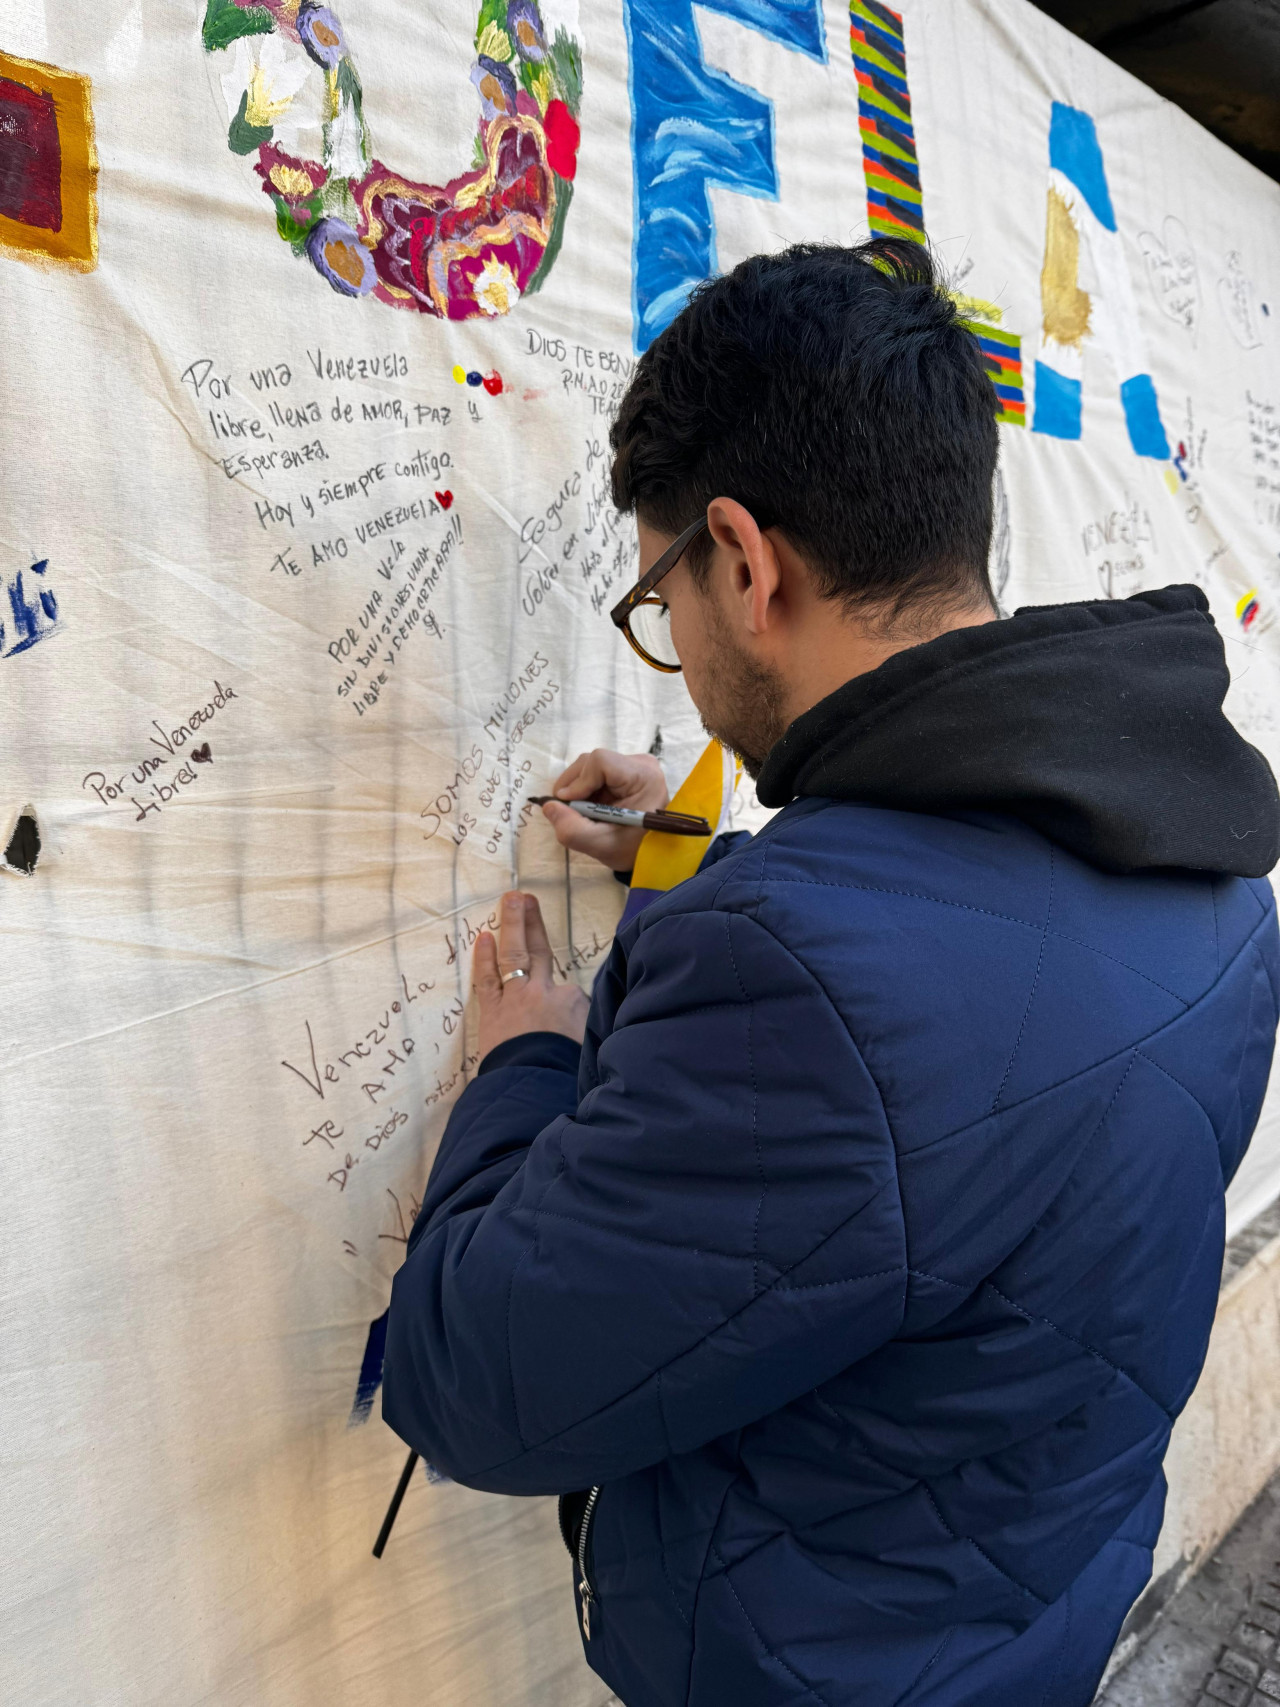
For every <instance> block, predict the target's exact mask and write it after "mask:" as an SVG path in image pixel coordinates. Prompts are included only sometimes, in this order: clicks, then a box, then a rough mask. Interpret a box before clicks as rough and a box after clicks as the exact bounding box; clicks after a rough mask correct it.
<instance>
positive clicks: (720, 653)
mask: <svg viewBox="0 0 1280 1707" xmlns="http://www.w3.org/2000/svg"><path fill="white" fill-rule="evenodd" d="M713 627H714V631H715V632H714V646H715V658H716V669H715V676H714V678H713V679H710V680H708V682H707V683H706V693H705V699H706V704H705V705H701V706H699V707H698V711H699V715H700V716H701V718H702V727H703V728H704V729H705V730H706V732H707V734H708V735H710V736H711V738H712V739H713V740H715V741H719V742H720V743H721V745H722V746H725V747H728V749H729V750H730V752H732V753H736V754H737V755H738V757H739V758H740V759H741V760H742V768H743V770H744V771H746V773H747V775H748V776H749V777H750V778H751V779H752V781H753V782H754V781H755V779H756V777H758V776H759V775H760V771H761V769H762V767H763V765H764V761H765V759H766V758H767V757H768V755H769V750H770V748H771V747H774V746H776V744H777V743H778V742H779V741H780V740H781V739H782V737H783V735H784V734H785V733H786V729H787V718H786V714H785V712H784V710H783V707H784V705H785V703H786V688H785V684H784V683H783V680H782V677H781V676H780V675H779V674H778V673H777V672H776V671H775V670H771V669H770V668H769V667H768V666H767V665H766V664H761V663H759V662H758V661H757V660H756V659H755V658H752V657H750V656H749V655H748V654H747V653H746V652H744V651H743V650H742V649H741V647H739V646H738V645H737V644H736V642H735V641H734V640H733V639H732V638H731V636H730V634H729V630H728V625H727V624H726V623H725V621H724V619H723V617H722V616H721V615H720V612H719V611H716V614H715V617H714V619H713Z"/></svg>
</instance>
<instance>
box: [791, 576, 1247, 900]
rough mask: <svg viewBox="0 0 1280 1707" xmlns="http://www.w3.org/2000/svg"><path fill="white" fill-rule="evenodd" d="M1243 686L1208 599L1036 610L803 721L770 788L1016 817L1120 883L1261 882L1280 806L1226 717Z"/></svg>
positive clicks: (1179, 590) (1163, 598)
mask: <svg viewBox="0 0 1280 1707" xmlns="http://www.w3.org/2000/svg"><path fill="white" fill-rule="evenodd" d="M1229 680H1230V677H1229V675H1228V671H1227V663H1226V655H1225V653H1224V651H1223V645H1222V637H1221V636H1220V635H1219V633H1218V630H1217V628H1216V627H1215V625H1214V621H1213V618H1212V617H1211V616H1210V615H1209V606H1208V601H1207V600H1206V599H1205V597H1204V594H1203V593H1202V592H1201V591H1200V590H1199V588H1198V587H1189V586H1175V587H1162V588H1159V589H1158V590H1157V591H1154V592H1148V593H1138V594H1136V595H1135V596H1134V597H1133V598H1131V599H1121V600H1116V601H1110V600H1103V601H1099V602H1097V603H1084V604H1070V605H1041V606H1028V607H1026V608H1024V609H1022V610H1019V611H1017V612H1016V613H1015V614H1014V615H1013V616H1012V617H1010V618H1009V619H1008V620H1007V621H1003V622H990V623H986V624H983V625H982V626H981V627H978V628H963V629H957V630H955V631H954V632H953V633H950V634H944V635H940V636H939V637H938V639H936V640H930V641H928V642H926V643H925V644H924V645H922V646H913V647H911V648H909V649H908V650H907V651H905V652H899V653H897V654H895V656H894V657H892V658H889V659H887V660H886V661H885V662H884V663H883V664H881V665H880V667H879V668H878V669H875V670H871V671H869V672H868V673H867V674H866V675H863V676H856V677H855V678H854V679H853V680H852V681H850V682H846V683H845V684H844V686H843V687H841V688H838V689H837V690H836V691H835V693H833V694H829V695H828V696H827V698H826V699H823V700H820V701H819V702H818V704H817V705H815V706H814V707H813V708H812V709H811V710H809V711H806V712H805V713H804V714H803V715H802V716H800V717H798V718H797V719H796V721H795V722H794V723H793V724H792V725H791V727H790V728H789V729H788V730H787V732H786V734H785V735H784V736H783V737H782V739H781V740H780V741H779V742H778V744H777V746H775V747H774V748H773V750H772V752H770V754H769V756H768V758H767V759H766V760H765V763H764V766H763V768H762V770H761V772H760V777H759V780H758V783H757V792H758V794H759V797H760V799H761V801H762V802H763V803H764V804H765V805H766V806H784V805H786V803H787V802H788V801H790V800H793V799H795V798H796V797H797V796H821V797H823V798H827V799H834V800H859V801H865V802H867V803H868V804H870V805H876V806H891V807H898V808H901V809H903V810H906V811H912V812H934V813H946V812H961V811H975V810H981V811H994V812H1008V813H1010V814H1011V815H1012V816H1014V817H1016V818H1021V819H1022V820H1023V821H1024V822H1025V823H1028V824H1030V825H1031V826H1032V827H1033V828H1034V829H1036V830H1039V831H1040V832H1041V833H1042V834H1043V835H1046V836H1048V837H1049V838H1050V839H1051V840H1053V841H1055V842H1057V843H1058V844H1059V845H1060V846H1062V847H1065V848H1067V849H1068V850H1069V851H1070V852H1071V853H1074V854H1078V855H1079V856H1080V857H1081V858H1082V859H1086V860H1088V861H1090V862H1091V863H1092V864H1093V865H1096V866H1100V867H1101V868H1102V869H1103V870H1106V871H1116V872H1134V871H1150V870H1154V869H1160V868H1170V867H1172V868H1179V869H1183V870H1192V871H1212V872H1222V873H1228V874H1231V875H1234V876H1238V877H1263V876H1265V875H1266V873H1267V872H1269V871H1270V870H1271V868H1272V866H1273V865H1274V864H1275V863H1276V859H1277V857H1280V797H1277V792H1276V781H1275V777H1274V776H1273V775H1272V773H1271V767H1270V766H1269V765H1268V763H1267V761H1266V759H1264V758H1263V756H1262V754H1261V753H1260V752H1258V750H1257V748H1256V747H1251V746H1250V745H1249V743H1248V742H1247V741H1245V740H1244V738H1243V737H1242V736H1241V735H1240V734H1239V733H1238V732H1237V731H1236V729H1235V728H1234V727H1233V726H1232V724H1231V723H1229V722H1228V721H1227V718H1226V716H1225V714H1224V713H1223V710H1222V702H1223V699H1224V698H1225V696H1226V692H1227V687H1228V684H1229Z"/></svg>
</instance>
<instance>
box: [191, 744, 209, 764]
mask: <svg viewBox="0 0 1280 1707" xmlns="http://www.w3.org/2000/svg"><path fill="white" fill-rule="evenodd" d="M191 757H192V758H193V759H194V760H195V761H196V763H197V764H198V765H211V764H212V763H213V754H212V753H211V752H210V751H209V743H208V742H207V741H206V742H205V744H204V746H203V747H193V748H192V749H191Z"/></svg>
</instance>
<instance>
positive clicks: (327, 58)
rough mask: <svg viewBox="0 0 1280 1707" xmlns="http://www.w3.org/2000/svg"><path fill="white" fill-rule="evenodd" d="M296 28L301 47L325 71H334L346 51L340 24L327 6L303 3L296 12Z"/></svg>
mask: <svg viewBox="0 0 1280 1707" xmlns="http://www.w3.org/2000/svg"><path fill="white" fill-rule="evenodd" d="M297 30H298V37H299V40H300V41H301V42H302V45H303V47H305V48H306V50H307V52H308V53H309V54H310V55H311V57H312V59H314V60H315V62H316V64H317V65H322V66H323V67H324V68H325V70H326V71H336V70H337V69H338V66H339V65H340V64H341V63H342V61H343V59H344V58H345V56H346V52H347V43H346V38H345V37H344V36H343V34H342V25H341V24H340V23H339V22H338V19H337V17H336V16H335V14H334V13H333V12H331V11H330V9H329V8H328V6H315V5H309V4H308V5H303V6H302V7H301V8H300V9H299V12H298V22H297Z"/></svg>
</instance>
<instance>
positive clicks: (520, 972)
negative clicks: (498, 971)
mask: <svg viewBox="0 0 1280 1707" xmlns="http://www.w3.org/2000/svg"><path fill="white" fill-rule="evenodd" d="M528 976H529V974H528V973H527V972H526V971H525V969H524V967H523V966H517V967H516V969H515V971H514V972H504V973H503V974H502V982H503V983H504V984H509V983H510V982H511V980H512V979H513V978H527V977H528Z"/></svg>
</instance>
